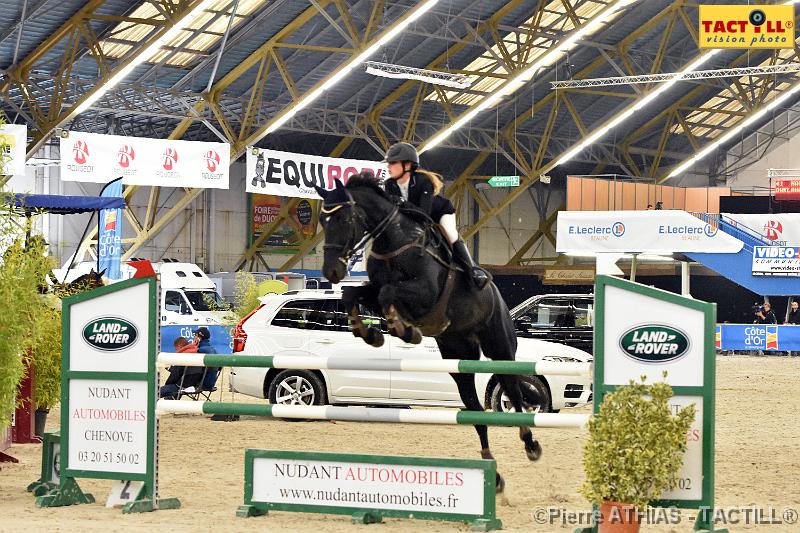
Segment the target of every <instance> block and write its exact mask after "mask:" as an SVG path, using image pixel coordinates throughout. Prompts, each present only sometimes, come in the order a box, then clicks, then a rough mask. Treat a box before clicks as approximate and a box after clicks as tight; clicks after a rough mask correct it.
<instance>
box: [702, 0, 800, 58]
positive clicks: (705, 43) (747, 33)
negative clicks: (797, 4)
mask: <svg viewBox="0 0 800 533" xmlns="http://www.w3.org/2000/svg"><path fill="white" fill-rule="evenodd" d="M699 14H700V17H699V32H698V36H697V42H698V45H699V46H700V48H748V49H749V48H792V47H793V46H794V5H777V6H773V5H761V4H759V5H703V4H701V5H700V13H699Z"/></svg>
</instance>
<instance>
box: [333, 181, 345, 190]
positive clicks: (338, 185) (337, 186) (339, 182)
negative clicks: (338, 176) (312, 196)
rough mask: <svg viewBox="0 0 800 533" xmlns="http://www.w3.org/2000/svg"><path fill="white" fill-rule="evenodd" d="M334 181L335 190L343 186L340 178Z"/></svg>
mask: <svg viewBox="0 0 800 533" xmlns="http://www.w3.org/2000/svg"><path fill="white" fill-rule="evenodd" d="M335 183H336V190H339V189H344V188H345V186H344V183H342V180H336V181H335Z"/></svg>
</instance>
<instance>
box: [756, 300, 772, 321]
mask: <svg viewBox="0 0 800 533" xmlns="http://www.w3.org/2000/svg"><path fill="white" fill-rule="evenodd" d="M777 323H778V319H777V318H776V317H775V313H774V312H773V311H772V304H770V303H769V302H764V305H762V306H761V307H759V308H758V309H756V319H755V322H754V324H777Z"/></svg>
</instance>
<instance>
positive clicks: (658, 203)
mask: <svg viewBox="0 0 800 533" xmlns="http://www.w3.org/2000/svg"><path fill="white" fill-rule="evenodd" d="M662 209H664V203H663V202H656V211H661V210H662Z"/></svg>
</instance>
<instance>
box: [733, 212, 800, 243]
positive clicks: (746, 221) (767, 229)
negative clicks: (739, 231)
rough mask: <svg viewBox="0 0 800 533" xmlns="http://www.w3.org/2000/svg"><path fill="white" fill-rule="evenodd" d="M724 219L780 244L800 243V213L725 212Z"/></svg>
mask: <svg viewBox="0 0 800 533" xmlns="http://www.w3.org/2000/svg"><path fill="white" fill-rule="evenodd" d="M722 216H723V219H725V220H728V221H732V222H734V223H736V224H740V225H743V226H745V228H746V229H749V230H751V231H753V232H755V233H758V234H760V235H763V236H764V237H766V238H767V239H768V240H770V241H773V243H774V244H777V245H778V246H798V245H800V213H780V214H777V215H770V214H751V213H746V214H739V213H723V214H722Z"/></svg>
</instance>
